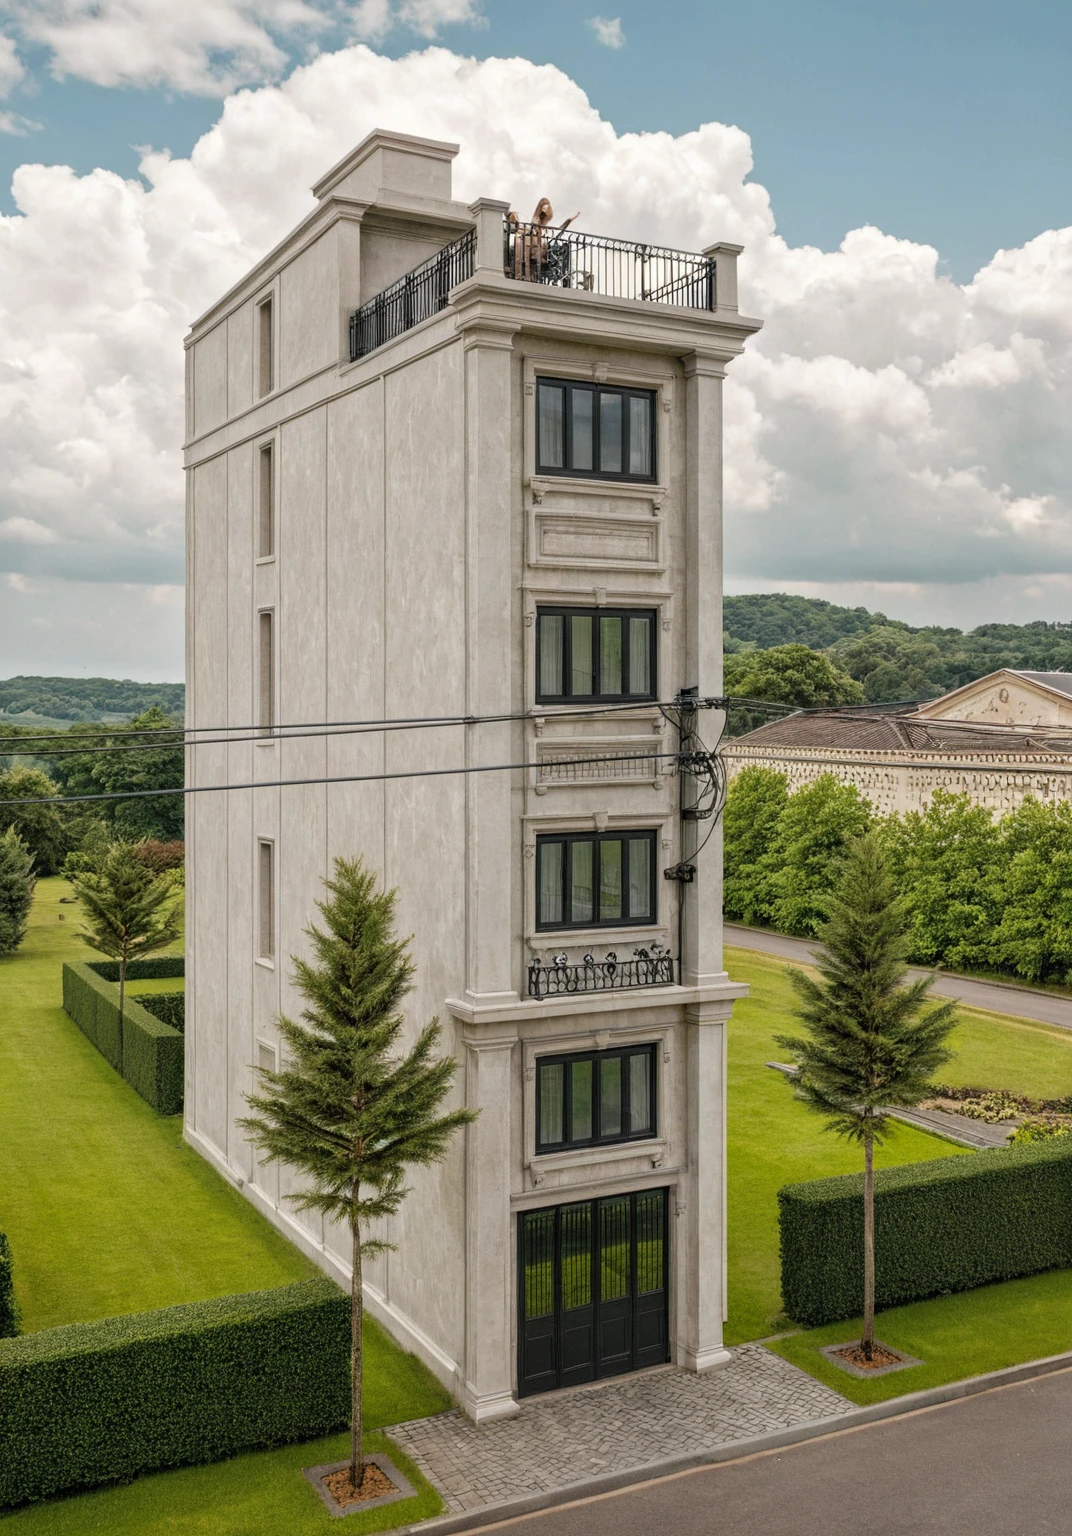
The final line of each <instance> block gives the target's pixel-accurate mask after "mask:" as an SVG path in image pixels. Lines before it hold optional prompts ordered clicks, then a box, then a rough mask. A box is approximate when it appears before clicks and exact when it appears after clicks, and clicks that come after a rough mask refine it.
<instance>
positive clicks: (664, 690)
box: [521, 573, 674, 728]
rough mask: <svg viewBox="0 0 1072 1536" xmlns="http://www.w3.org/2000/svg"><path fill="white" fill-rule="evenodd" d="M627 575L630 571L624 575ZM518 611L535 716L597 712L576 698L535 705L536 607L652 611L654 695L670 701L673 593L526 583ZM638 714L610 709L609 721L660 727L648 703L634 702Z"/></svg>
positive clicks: (632, 586) (527, 694)
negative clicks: (649, 722) (647, 722)
mask: <svg viewBox="0 0 1072 1536" xmlns="http://www.w3.org/2000/svg"><path fill="white" fill-rule="evenodd" d="M627 574H628V573H627ZM521 600H522V607H523V611H524V638H523V650H524V660H525V698H526V699H527V700H528V701H529V703H528V707H529V708H530V709H531V710H532V711H533V714H534V715H535V716H537V717H538V716H539V713H540V711H541V710H545V711H546V712H547V714H549V715H557V716H559V718H562V717H563V716H564V715H565V714H566V713H567V712H568V711H570V710H574V709H576V710H578V711H580V712H582V717H583V712H585V711H587V712H589V713H590V712H591V711H592V710H593V709H595V708H598V704H596V703H585V702H584V701H583V700H580V699H578V700H577V701H576V703H574V704H569V703H566V704H537V703H536V611H537V609H538V608H543V607H545V606H547V607H554V608H563V607H570V606H572V605H573V604H576V605H577V607H578V608H639V609H647V610H649V611H650V610H651V609H652V608H654V609H655V651H656V654H655V689H656V696H657V697H658V698H660V699H667V698H669V697H670V674H671V670H672V669H671V665H670V650H671V642H670V638H669V637H670V636H671V634H672V633H673V627H674V595H673V593H672V592H671V591H670V590H669V589H668V588H666V587H643V586H640V585H638V584H636V583H635V582H630V584H629V585H627V586H619V585H617V584H613V585H608V584H607V583H605V582H594V583H592V584H588V583H586V584H585V585H584V586H577V587H574V586H569V587H564V586H561V585H555V586H552V585H550V584H549V583H548V582H544V581H540V582H532V581H526V582H524V583H523V585H522V591H521ZM635 708H636V711H637V713H636V714H635V715H634V713H633V709H632V707H631V708H630V709H629V710H628V712H627V711H626V710H625V709H623V708H621V707H619V706H618V705H614V706H613V712H612V715H611V717H610V718H614V717H616V716H619V715H620V716H622V717H623V718H626V719H629V720H634V719H650V720H652V721H653V723H654V724H655V725H656V727H658V728H661V723H662V716H661V715H660V714H659V711H658V709H657V708H656V707H655V705H654V704H653V703H652V702H651V700H649V699H638V700H637V703H636V706H635Z"/></svg>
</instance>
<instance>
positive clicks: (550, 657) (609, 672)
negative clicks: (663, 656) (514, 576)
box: [536, 607, 657, 704]
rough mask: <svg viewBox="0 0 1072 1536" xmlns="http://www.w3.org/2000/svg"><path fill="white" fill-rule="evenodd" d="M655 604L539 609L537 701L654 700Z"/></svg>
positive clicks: (542, 702) (545, 702) (562, 702)
mask: <svg viewBox="0 0 1072 1536" xmlns="http://www.w3.org/2000/svg"><path fill="white" fill-rule="evenodd" d="M656 633H657V629H656V624H655V609H654V608H542V607H541V608H538V609H537V611H536V702H537V703H538V704H568V703H572V702H574V701H576V702H579V703H591V702H593V701H596V702H599V701H607V700H614V701H615V702H619V701H621V702H624V701H626V700H628V699H638V700H640V699H653V698H655V694H656V682H655V677H656V673H655V636H656Z"/></svg>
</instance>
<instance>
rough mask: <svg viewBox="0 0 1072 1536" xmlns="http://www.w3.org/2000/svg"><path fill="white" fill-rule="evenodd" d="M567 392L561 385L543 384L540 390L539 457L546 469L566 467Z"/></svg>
mask: <svg viewBox="0 0 1072 1536" xmlns="http://www.w3.org/2000/svg"><path fill="white" fill-rule="evenodd" d="M564 394H565V391H564V390H563V388H562V386H561V384H541V385H540V386H539V390H538V399H539V414H540V449H539V454H538V455H537V457H538V459H539V462H540V465H541V466H542V467H543V468H545V469H562V468H564V467H565V454H564V451H563V433H562V426H563V421H564V419H565V418H564V410H565V402H564V400H563V396H564Z"/></svg>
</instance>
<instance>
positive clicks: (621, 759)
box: [0, 752, 688, 805]
mask: <svg viewBox="0 0 1072 1536" xmlns="http://www.w3.org/2000/svg"><path fill="white" fill-rule="evenodd" d="M682 755H683V754H682V753H680V752H628V753H623V752H619V753H617V754H615V755H613V756H607V755H600V756H598V757H580V758H579V757H567V758H560V759H557V760H556V759H554V758H543V759H540V760H538V761H536V762H534V763H529V762H526V763H479V764H476V765H475V766H469V767H466V768H411V769H400V770H398V771H397V772H394V773H340V774H327V775H325V774H317V775H315V776H313V777H311V778H307V779H259V780H254V781H253V782H252V783H248V784H189V785H179V786H176V787H175V788H172V789H124V790H111V791H108V792H107V793H104V794H93V795H43V796H39V797H37V798H33V799H31V798H27V799H17V798H16V799H10V800H0V805H73V804H80V803H84V802H85V801H88V800H146V799H150V798H160V797H162V796H165V795H208V794H219V793H222V792H224V791H229V790H235V789H287V788H290V787H292V786H296V785H307V784H371V783H381V782H384V781H385V780H389V779H438V778H444V777H447V776H449V775H452V774H466V773H511V772H519V771H522V770H524V769H529V768H536V769H539V768H576V767H587V766H590V765H592V764H593V763H635V762H652V761H654V760H666V759H668V758H674V759H680V758H681V757H682ZM685 755H688V754H685Z"/></svg>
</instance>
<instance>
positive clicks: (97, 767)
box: [53, 707, 185, 843]
mask: <svg viewBox="0 0 1072 1536" xmlns="http://www.w3.org/2000/svg"><path fill="white" fill-rule="evenodd" d="M145 732H152V733H154V734H151V735H145V734H140V735H139V734H135V733H145ZM83 736H88V737H89V741H88V742H87V746H90V747H92V748H93V749H94V750H87V751H86V752H84V753H82V752H76V753H75V754H74V755H73V756H71V757H57V758H55V759H54V764H53V766H54V772H55V774H56V777H57V778H58V779H59V781H60V783H61V784H62V785H63V787H64V792H65V793H66V794H69V795H95V794H115V793H125V792H128V791H131V790H147V789H150V790H151V789H176V788H181V787H182V784H183V781H184V776H185V765H184V759H183V735H182V731H181V729H180V728H179V727H177V726H176V724H175V721H174V720H171V719H169V718H168V716H167V715H165V714H164V713H163V712H162V711H161V710H159V709H157V708H155V707H154V708H152V709H147V710H146V711H145V712H144V714H141V715H138V716H137V717H136V719H134V720H132V721H131V722H130V724H129V725H124V726H117V727H114V728H111V729H109V732H108V734H107V736H104V735H102V732H101V728H100V726H76V727H72V729H71V730H70V731H69V732H68V733H67V735H66V737H65V744H66V745H67V746H68V748H74V747H77V746H78V745H79V738H80V737H83ZM99 748H106V749H110V750H104V751H101V750H97V749H99ZM182 801H183V797H182V796H181V795H162V796H160V797H159V798H157V797H156V796H149V797H147V798H145V799H137V800H117V801H110V800H104V801H101V802H100V804H99V805H94V807H93V812H94V814H95V815H97V816H100V817H102V818H103V819H104V820H105V821H106V822H107V823H108V824H109V826H111V827H112V828H113V830H114V833H115V834H116V835H118V836H120V837H122V838H124V839H126V840H128V841H137V840H140V839H144V838H154V839H158V840H159V841H160V842H164V843H169V842H175V841H180V840H181V839H182V835H183V803H182Z"/></svg>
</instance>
